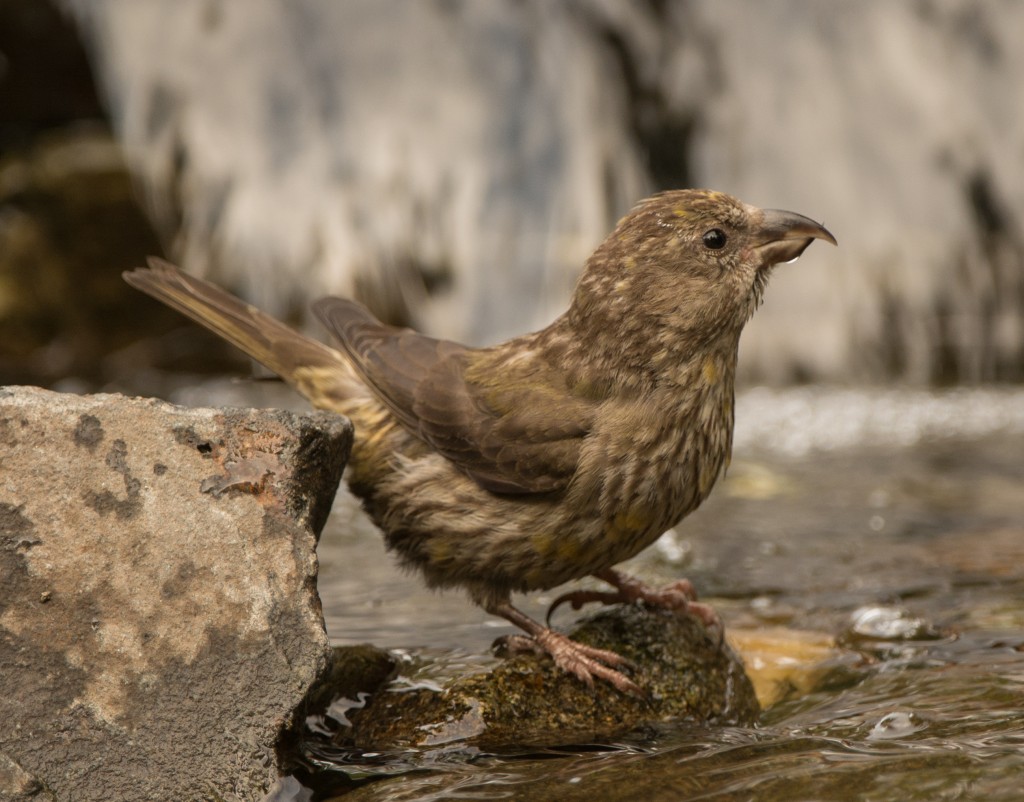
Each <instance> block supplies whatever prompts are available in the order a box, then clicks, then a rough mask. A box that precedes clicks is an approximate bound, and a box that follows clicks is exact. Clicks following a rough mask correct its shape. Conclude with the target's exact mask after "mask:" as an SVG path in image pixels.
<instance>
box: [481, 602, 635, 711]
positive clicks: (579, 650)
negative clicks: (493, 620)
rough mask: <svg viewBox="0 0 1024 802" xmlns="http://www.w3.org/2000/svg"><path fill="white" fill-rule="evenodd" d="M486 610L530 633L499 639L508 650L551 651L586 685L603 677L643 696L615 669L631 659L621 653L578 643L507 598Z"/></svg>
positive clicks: (617, 687)
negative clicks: (517, 606)
mask: <svg viewBox="0 0 1024 802" xmlns="http://www.w3.org/2000/svg"><path fill="white" fill-rule="evenodd" d="M486 608H487V611H488V612H490V613H493V614H494V615H500V616H501V617H502V618H504V619H505V620H506V621H511V622H512V623H513V624H515V625H516V626H517V627H519V628H520V629H522V630H524V631H526V632H527V633H529V635H528V636H527V635H509V636H507V637H506V638H503V639H501V640H503V641H504V648H505V649H506V650H507V651H508V652H509V653H513V654H514V653H516V652H522V651H533V652H540V653H542V654H549V655H551V659H552V660H554V661H555V665H556V666H558V667H559V668H560V669H562V670H563V671H567V672H568V673H570V674H572V675H573V676H575V677H578V678H579V679H580V680H582V681H583V682H584V683H585V684H586V685H587V687H589V688H593V687H594V678H595V677H596V678H597V679H601V680H604V681H605V682H607V683H609V684H610V685H612V686H614V687H615V688H616V689H617V690H618V691H620V692H621V693H629V694H633V695H635V696H644V692H643V691H642V690H641V688H640V686H639V685H637V684H636V683H635V682H633V680H631V679H630V678H629V677H627V676H626V675H625V674H623V673H622V672H621V671H617V670H616V669H618V668H625V667H629V666H630V665H631V664H630V662H629V661H628V660H627V659H626V658H625V657H623V656H622V655H620V654H616V653H615V652H613V651H610V650H608V649H598V648H597V647H595V646H588V645H586V644H585V643H578V642H577V641H574V640H572V639H571V638H569V637H568V636H566V635H563V634H562V633H560V632H555V631H554V630H553V629H551V628H550V627H546V626H544V625H543V624H541V623H540V622H538V621H534V620H533V619H532V618H530V617H529V616H528V615H526V613H524V612H522V611H521V610H517V609H516V608H515V607H513V606H512V604H511V603H510V602H509V601H507V600H503V601H499V602H493V603H490V604H488V605H486Z"/></svg>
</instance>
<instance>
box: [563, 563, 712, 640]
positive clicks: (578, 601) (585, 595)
mask: <svg viewBox="0 0 1024 802" xmlns="http://www.w3.org/2000/svg"><path fill="white" fill-rule="evenodd" d="M594 576H596V577H597V578H598V579H602V580H604V581H605V582H607V583H608V584H609V585H613V586H614V587H615V590H613V591H600V590H576V591H572V592H570V593H563V594H562V595H561V596H559V597H558V598H557V599H555V600H554V601H553V602H552V603H551V606H550V607H549V608H548V614H547V621H548V622H549V623H550V622H551V616H552V614H553V613H554V612H555V610H557V609H558V608H559V607H561V606H562V605H563V604H566V603H568V604H569V605H570V606H571V607H572V609H574V610H579V609H580V608H581V607H582V606H583V605H584V604H589V603H590V602H600V603H601V604H635V603H636V602H638V601H640V602H643V603H644V604H647V605H650V606H651V607H659V608H661V609H663V610H669V611H671V612H673V613H675V614H676V615H692V616H695V617H696V618H698V619H699V620H700V621H701V622H703V624H704V626H705V627H707V628H708V629H709V630H718V631H721V630H722V619H721V618H719V616H718V613H716V612H715V609H714V608H713V607H712V606H711V605H709V604H703V603H701V602H699V601H697V591H696V590H695V589H694V587H693V583H692V582H690V580H688V579H680V580H677V581H676V582H673V583H672V584H670V585H666V586H665V587H663V588H652V587H651V586H650V585H647V584H645V583H643V582H641V581H640V580H639V579H636V578H635V577H632V576H629V575H628V574H623V573H621V572H619V571H616V570H614V569H608V570H607V571H601V572H600V573H597V574H594Z"/></svg>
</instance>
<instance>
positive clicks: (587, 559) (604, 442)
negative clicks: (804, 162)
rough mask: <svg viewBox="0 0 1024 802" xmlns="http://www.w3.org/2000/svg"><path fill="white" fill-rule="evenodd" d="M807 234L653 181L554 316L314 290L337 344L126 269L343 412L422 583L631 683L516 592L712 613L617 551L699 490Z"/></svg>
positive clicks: (780, 215) (653, 535) (676, 514)
mask: <svg viewBox="0 0 1024 802" xmlns="http://www.w3.org/2000/svg"><path fill="white" fill-rule="evenodd" d="M815 238H818V239H823V240H826V241H828V242H831V243H833V244H835V238H834V237H833V236H832V235H831V234H830V233H829V232H828V231H827V230H826V229H825V228H823V227H822V226H821V225H819V224H818V223H816V222H814V221H813V220H810V219H809V218H807V217H803V216H802V215H798V214H794V213H792V212H784V211H777V210H771V209H768V210H762V209H758V208H755V207H753V206H749V205H747V204H745V203H742V202H741V201H739V200H737V199H735V198H732V197H730V196H728V195H724V194H722V193H719V192H711V191H706V190H678V191H671V192H665V193H662V194H660V195H656V196H654V197H652V198H649V199H647V200H645V201H642V202H641V203H639V204H638V205H637V206H636V207H635V208H634V209H633V210H632V211H631V212H630V213H629V214H627V215H626V216H625V217H624V218H623V219H622V220H621V221H620V222H619V224H618V225H617V226H616V228H615V230H614V231H613V232H612V233H611V235H610V236H609V237H608V238H607V239H606V240H605V241H604V242H603V243H602V244H601V245H600V247H598V249H597V250H596V251H595V252H594V254H593V255H592V256H591V257H590V258H589V259H588V260H587V263H586V265H585V267H584V269H583V273H582V276H581V277H580V279H579V282H578V284H577V286H576V289H575V293H574V295H573V297H572V301H571V303H570V305H569V309H568V310H567V311H566V312H565V313H564V314H563V315H562V316H561V317H559V318H558V319H557V320H555V321H554V322H553V323H552V324H551V325H549V326H548V327H547V328H545V329H542V330H541V331H538V332H534V333H532V334H525V335H523V336H521V337H516V338H514V339H512V340H509V341H507V342H504V343H502V344H500V345H495V346H492V347H489V348H468V347H466V346H463V345H459V344H458V343H455V342H450V341H446V340H439V339H434V338H432V337H427V336H425V335H423V334H418V333H416V332H413V331H411V330H408V329H398V328H394V327H391V326H387V325H384V324H382V323H381V322H380V321H378V320H377V319H375V318H374V317H373V316H372V315H371V314H370V313H369V312H368V311H367V310H366V309H365V308H363V307H362V306H360V305H359V304H357V303H355V302H354V301H350V300H344V299H341V298H325V299H322V300H320V301H317V302H316V303H315V304H314V307H313V308H314V310H315V312H316V314H317V316H318V317H319V318H320V320H321V321H323V323H324V325H326V327H327V328H328V329H329V330H330V332H331V333H332V335H334V338H335V340H336V341H337V347H330V346H327V345H324V344H322V343H320V342H318V341H316V340H314V339H311V338H309V337H306V336H304V335H302V334H299V333H298V332H296V331H294V330H292V329H291V328H289V327H288V326H286V325H284V324H283V323H281V322H279V321H277V320H275V319H274V318H272V317H270V316H269V315H267V314H265V313H263V312H261V311H259V310H258V309H256V308H254V307H252V306H249V305H247V304H246V303H244V302H243V301H241V300H239V299H238V298H235V297H234V296H232V295H230V294H228V293H226V292H224V291H223V290H221V289H219V288H218V287H215V286H213V285H212V284H209V283H207V282H205V281H201V280H199V279H197V278H193V277H191V276H188V275H186V274H185V273H183V272H181V271H180V270H178V269H177V268H175V267H173V266H171V265H169V264H167V263H166V262H163V261H160V260H158V259H152V260H150V268H149V269H138V270H135V271H133V272H129V273H126V274H125V279H126V280H127V281H128V282H129V283H130V284H131V285H132V286H134V287H137V288H138V289H140V290H142V291H144V292H146V293H148V294H150V295H152V296H154V297H155V298H158V299H159V300H161V301H163V302H164V303H166V304H168V305H169V306H171V307H173V308H175V309H177V310H178V311H180V312H182V313H184V314H185V315H188V316H189V317H191V318H192V319H193V320H195V321H197V322H198V323H200V324H202V325H203V326H206V327H207V328H209V329H211V330H212V331H214V332H216V333H217V334H219V335H220V336H221V337H223V338H225V339H226V340H228V341H230V342H231V343H233V344H234V345H236V346H237V347H238V348H240V349H242V350H243V351H245V352H246V353H247V354H249V355H250V356H251V357H253V358H254V359H256V360H257V361H259V362H261V363H263V364H264V365H266V366H267V367H268V368H270V369H271V370H272V371H274V372H275V373H277V374H279V375H280V376H281V377H282V378H284V379H285V380H287V381H288V382H290V383H291V384H292V385H293V386H294V387H295V388H296V389H297V390H298V391H299V392H300V393H302V395H304V396H305V397H306V398H308V399H309V400H310V401H311V402H312V404H313V405H314V406H316V407H319V408H321V409H327V410H333V411H336V412H339V413H341V414H343V415H346V416H348V417H349V418H350V419H351V420H352V422H353V424H354V427H355V443H354V446H353V450H352V455H351V458H350V462H349V473H348V483H349V485H350V487H351V489H352V491H353V492H354V493H355V494H356V495H357V496H359V497H360V498H361V499H362V500H363V504H364V506H365V508H366V510H367V512H368V513H369V515H370V517H371V518H372V519H373V520H374V521H375V522H376V523H377V525H378V526H379V527H380V529H381V530H382V531H383V533H384V537H385V538H386V541H387V545H388V547H389V549H390V550H391V551H393V552H394V553H395V554H396V555H397V556H398V559H399V560H400V561H401V562H402V563H403V564H405V565H406V566H410V567H413V568H416V569H418V570H419V571H420V572H421V573H422V574H423V576H424V577H425V579H426V582H427V584H428V585H430V586H432V587H439V588H449V587H461V588H465V589H466V590H467V591H468V592H469V595H470V598H472V599H473V601H475V602H476V603H477V604H479V605H481V606H482V607H483V608H484V609H486V610H487V611H488V612H490V613H492V614H494V615H498V616H501V617H503V618H505V619H507V620H508V621H510V622H512V623H513V624H515V625H516V626H518V627H520V628H521V629H522V630H524V631H525V632H526V633H527V636H528V638H529V642H530V644H531V645H532V646H533V647H534V648H538V649H540V650H543V651H545V652H548V653H549V654H550V655H551V656H552V658H553V659H554V661H555V663H556V664H557V665H558V666H560V667H561V668H562V669H564V670H566V671H569V672H571V673H573V674H575V675H576V676H577V677H579V678H580V679H582V680H583V681H584V682H587V683H588V684H592V683H593V678H594V677H598V678H600V679H603V680H606V681H608V682H610V683H612V684H613V685H614V686H615V687H617V688H618V689H620V690H622V691H637V690H638V689H637V687H636V685H635V684H634V683H633V682H632V680H630V679H629V677H628V676H626V674H625V673H623V668H624V665H625V661H624V660H623V659H622V658H621V657H620V656H619V655H617V654H615V653H614V652H610V651H607V650H602V649H595V648H593V647H590V646H586V645H583V644H579V643H576V642H574V641H572V640H570V639H569V638H567V637H566V636H565V635H563V634H561V633H559V632H556V631H555V630H553V629H551V628H550V627H548V626H546V625H544V624H542V623H540V622H538V621H535V620H534V619H532V618H530V617H529V616H527V615H526V614H524V613H523V612H522V611H520V610H518V609H517V608H515V607H514V606H513V605H512V603H511V601H510V594H511V593H512V592H513V591H532V590H542V589H547V588H552V587H555V586H556V585H559V584H561V583H563V582H566V581H568V580H570V579H575V578H578V577H582V576H586V575H593V576H596V577H598V578H600V579H602V580H604V581H606V582H608V583H609V584H611V585H612V586H613V587H614V588H615V591H613V592H608V593H603V594H600V593H576V594H569V595H567V596H565V597H564V600H568V601H572V602H573V603H574V605H578V604H580V603H582V602H584V601H588V600H591V599H600V600H603V601H618V600H621V601H636V600H645V601H647V602H650V603H655V604H662V605H665V606H669V607H672V608H674V609H675V610H677V611H684V610H686V609H691V610H693V611H696V612H705V611H701V610H699V609H698V606H697V605H696V604H695V602H694V601H693V595H692V593H691V592H690V589H689V586H688V583H685V582H683V583H678V584H677V585H675V586H670V587H669V588H667V589H664V590H654V589H651V588H648V587H646V586H644V585H643V584H641V583H639V582H637V581H636V580H634V579H632V578H630V577H628V576H626V575H625V574H622V573H621V572H619V571H616V570H615V569H614V566H615V565H616V564H617V563H619V562H621V561H622V560H625V559H627V558H629V557H631V556H633V555H634V554H636V553H637V552H639V551H640V550H642V549H643V548H645V547H646V546H648V545H650V544H651V543H652V542H654V540H656V539H657V538H658V537H659V536H660V535H661V534H662V533H663V532H665V531H666V530H667V529H669V528H670V527H672V526H674V525H675V524H677V523H678V522H679V521H680V520H681V519H682V518H683V517H684V516H686V515H687V514H688V513H690V512H692V511H693V510H694V509H696V508H697V506H698V505H699V504H700V503H701V502H702V501H703V500H704V499H705V498H706V497H707V495H708V493H710V491H711V488H712V486H713V485H714V483H715V481H716V480H717V478H718V476H719V475H720V474H721V473H722V471H723V469H724V467H725V466H726V464H727V463H728V460H729V455H730V450H731V446H732V433H733V395H734V375H735V370H736V356H737V348H738V345H739V339H740V332H741V330H742V329H743V326H744V324H745V323H746V322H747V320H749V319H750V316H751V315H752V314H753V312H754V310H755V309H756V308H757V306H758V305H759V303H760V302H761V298H762V295H763V293H764V290H765V285H766V284H767V281H768V277H769V274H770V272H771V270H772V267H773V265H775V264H778V263H780V262H788V261H791V260H793V259H795V258H796V257H798V256H799V255H800V254H801V253H803V251H804V249H805V248H807V246H808V245H810V243H811V241H812V240H814V239H815ZM705 617H707V616H706V615H705ZM520 640H523V641H525V640H527V638H525V637H523V638H520Z"/></svg>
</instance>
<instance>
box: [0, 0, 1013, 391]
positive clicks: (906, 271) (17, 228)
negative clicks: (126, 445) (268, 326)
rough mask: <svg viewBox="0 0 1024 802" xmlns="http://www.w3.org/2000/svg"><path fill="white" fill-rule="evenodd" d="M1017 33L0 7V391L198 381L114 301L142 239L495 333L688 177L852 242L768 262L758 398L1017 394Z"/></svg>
mask: <svg viewBox="0 0 1024 802" xmlns="http://www.w3.org/2000/svg"><path fill="white" fill-rule="evenodd" d="M1022 30H1024V4H1022V3H1018V2H1014V1H1013V0H985V2H976V1H974V0H918V1H917V2H904V3H892V2H886V0H834V1H833V2H830V3H818V2H813V0H778V1H777V2H773V3H770V4H754V3H747V2H741V0H691V1H690V2H671V1H668V2H666V1H665V0H660V1H659V0H647V1H646V2H640V1H639V0H637V1H636V2H626V0H564V1H563V2H548V1H547V0H521V1H520V2H513V0H485V1H484V2H472V3H471V2H459V1H458V0H431V1H429V2H427V1H424V2H408V1H407V0H346V2H341V3H339V2H329V0H290V2H288V3H281V2H277V1H276V0H246V2H241V0H163V1H158V0H153V2H146V3H139V2H132V0H62V3H61V4H60V5H59V6H55V5H52V4H51V2H49V0H0V383H3V382H10V381H31V382H34V383H41V384H46V385H50V386H52V385H53V384H55V383H58V384H59V383H60V382H63V383H64V384H65V385H67V384H68V383H69V381H70V380H69V377H72V378H73V379H75V381H70V386H71V387H72V388H76V387H83V388H93V387H101V386H107V385H109V384H110V383H111V382H113V383H114V384H117V382H118V381H119V380H120V378H119V377H124V376H126V375H129V374H138V372H139V370H140V366H143V365H147V364H150V363H152V362H153V361H161V360H162V362H161V364H163V365H167V364H171V363H174V362H175V361H177V363H178V364H179V365H186V364H187V365H190V366H191V367H190V368H189V369H192V370H194V369H197V368H196V359H197V358H198V355H199V354H206V353H207V352H208V351H209V347H208V346H209V341H208V340H203V339H196V338H198V337H200V335H198V334H197V333H194V332H190V333H188V334H182V333H181V332H183V331H189V330H188V329H186V328H184V327H183V326H182V325H181V324H180V323H179V322H178V321H177V320H175V319H174V318H168V317H166V316H164V314H163V312H162V311H159V310H157V308H156V306H155V305H153V304H151V303H150V302H149V301H148V300H146V299H143V298H136V297H134V296H133V295H132V294H131V293H130V291H128V290H127V289H126V288H124V287H122V286H121V285H120V279H119V272H120V270H121V269H123V268H124V267H127V266H130V265H132V264H137V263H139V262H140V260H141V259H142V258H143V256H144V255H145V254H146V253H151V252H163V253H165V254H166V255H167V256H169V257H170V258H173V259H176V260H179V261H181V262H182V263H183V264H184V265H185V266H186V267H187V268H188V269H190V270H193V271H195V272H198V273H201V274H206V275H209V276H212V277H213V278H215V279H216V280H218V281H220V282H222V283H224V284H227V285H229V286H231V287H232V288H234V289H235V290H236V291H238V292H241V293H242V294H244V295H245V296H246V297H248V298H249V299H251V300H252V301H253V302H254V303H257V304H259V305H261V306H264V307H267V308H270V309H272V310H273V311H275V312H276V313H278V314H281V315H283V316H285V317H288V318H289V319H291V320H293V321H295V322H297V323H303V322H304V320H305V312H304V310H305V305H306V302H307V301H308V300H309V299H310V298H312V297H315V296H318V295H322V294H324V293H328V292H333V293H339V294H354V295H356V296H357V297H360V298H361V299H362V300H364V301H366V302H367V303H368V304H369V305H370V306H371V307H373V308H374V309H375V311H377V312H378V314H381V315H382V316H385V317H386V318H388V319H390V320H392V321H395V322H398V323H405V324H410V325H414V326H416V327H418V328H421V329H423V330H426V331H429V332H431V333H434V334H438V335H442V336H450V337H455V338H457V339H462V340H466V341H469V342H473V343H486V342H492V341H495V340H498V339H500V338H503V337H505V336H508V335H510V334H513V333H517V332H521V331H525V330H528V329H530V328H534V327H537V326H540V325H543V324H545V323H546V322H548V321H549V320H550V319H552V318H553V317H554V316H555V315H556V314H557V313H558V312H559V311H560V310H561V309H562V308H563V306H564V304H565V302H566V300H567V297H568V294H569V292H570V291H571V288H572V285H573V282H574V280H575V277H576V275H577V273H578V271H579V269H580V266H581V265H582V262H583V260H584V259H585V258H586V256H587V255H588V254H589V253H590V251H591V250H592V249H593V247H594V246H595V245H596V244H597V243H598V242H600V240H601V239H602V238H603V237H604V236H605V234H606V233H607V232H608V231H609V230H610V228H611V226H612V225H613V224H614V222H615V220H616V219H617V218H618V217H619V216H620V215H621V214H622V213H624V212H625V211H626V210H628V208H629V207H630V206H631V205H632V203H633V202H634V201H636V200H637V199H639V198H640V197H642V196H644V195H646V194H649V193H650V192H653V191H656V190H659V189H664V188H669V187H681V186H710V187H714V188H716V189H721V190H725V191H728V192H732V193H735V194H737V195H739V196H740V197H742V198H743V199H744V200H747V201H749V202H751V203H755V204H758V205H762V206H773V207H782V208H789V209H793V210H795V211H799V212H802V213H805V214H808V215H810V216H812V217H815V218H817V219H821V220H823V221H824V222H825V223H826V225H828V226H829V227H830V228H831V229H832V231H833V232H834V233H835V234H836V236H837V237H838V239H839V242H840V248H838V249H829V248H820V249H819V248H814V249H812V250H811V251H810V252H809V253H808V255H807V256H806V257H805V258H804V259H803V260H801V262H799V263H798V264H796V265H791V266H786V267H783V268H780V269H779V270H777V271H776V274H775V277H774V278H773V283H772V286H771V288H770V289H769V292H768V296H767V302H766V304H765V307H764V309H763V310H762V311H761V312H760V313H759V314H758V316H756V317H755V319H754V321H753V323H752V324H751V326H750V327H749V329H748V330H747V332H746V334H745V336H744V340H743V345H742V348H743V354H742V357H741V365H742V369H743V378H744V381H745V382H748V383H749V382H753V381H758V382H768V383H775V384H780V383H789V382H804V381H828V382H842V383H850V382H868V383H879V382H884V383H890V382H892V381H898V382H901V383H909V384H915V385H921V386H927V385H948V384H956V383H978V382H988V381H1019V380H1020V379H1021V378H1022V375H1024V114H1022V107H1024V106H1022V103H1024V94H1022V93H1024V90H1022V89H1021V86H1022V82H1024V49H1022V48H1021V47H1020V46H1019V32H1020V31H1022ZM97 98H100V99H102V103H101V102H100V101H99V100H98V99H97ZM111 130H112V131H113V134H114V136H113V137H111V134H110V132H111ZM125 167H126V168H127V172H126V171H125V169H124V168H125ZM133 188H134V189H135V190H136V191H137V195H138V197H139V198H141V206H140V205H138V204H136V203H135V200H134V198H135V195H134V194H133ZM311 328H315V327H314V326H312V325H311ZM160 332H171V333H169V334H166V335H164V336H163V337H162V338H156V335H157V334H158V333H160ZM147 336H148V337H149V339H148V340H146V339H144V338H145V337H147ZM154 338H156V339H154ZM76 381H77V383H76Z"/></svg>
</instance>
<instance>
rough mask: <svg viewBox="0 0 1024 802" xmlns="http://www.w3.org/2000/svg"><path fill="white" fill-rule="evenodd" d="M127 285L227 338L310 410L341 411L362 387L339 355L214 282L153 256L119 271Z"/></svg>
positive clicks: (362, 394) (361, 392) (364, 390)
mask: <svg viewBox="0 0 1024 802" xmlns="http://www.w3.org/2000/svg"><path fill="white" fill-rule="evenodd" d="M124 279H125V281H127V282H128V283H129V284H131V285H132V286H133V287H135V288H136V289H138V290H142V292H144V293H146V294H148V295H151V296H153V297H154V298H156V299H157V300H159V301H161V302H163V303H165V304H167V305H168V306H169V307H171V308H172V309H175V310H177V311H178V312H181V313H182V314H183V315H186V316H187V317H190V318H192V320H194V321H195V322H196V323H199V324H200V325H202V326H204V327H206V328H208V329H209V330H210V331H212V332H214V333H215V334H217V335H219V336H220V337H222V338H224V339H225V340H227V341H228V342H229V343H231V344H232V345H234V346H235V347H237V348H240V349H241V350H242V351H244V352H245V353H246V354H248V355H249V356H251V357H252V358H253V359H255V360H256V361H257V362H260V363H261V364H263V365H265V366H266V367H268V368H269V369H270V370H272V371H273V372H274V373H276V374H277V375H278V376H280V377H281V378H282V379H284V380H285V381H287V382H288V383H290V384H292V385H293V386H294V387H295V388H296V389H297V390H298V391H299V392H300V393H302V394H303V395H304V396H306V398H308V399H309V400H310V401H311V402H312V403H313V405H314V406H317V407H321V408H325V409H336V410H338V411H343V409H344V407H345V406H347V404H346V402H351V401H356V400H357V399H360V398H365V397H366V395H367V388H366V386H365V385H364V384H363V383H362V382H361V381H360V380H359V379H358V378H357V377H356V375H355V373H354V372H353V371H352V368H351V367H350V365H349V363H348V360H347V359H346V358H345V356H344V355H343V354H342V353H341V352H340V351H337V350H335V349H333V348H330V347H328V346H326V345H324V344H323V343H321V342H318V341H317V340H314V339H312V338H311V337H307V336H305V335H304V334H300V333H299V332H297V331H295V330H294V329H293V328H291V327H290V326H287V325H285V324H284V323H282V322H281V321H279V320H277V319H275V318H273V317H271V316H270V315H268V314H267V313H266V312H262V311H260V310H259V309H257V308H256V307H254V306H251V305H249V304H247V303H245V302H244V301H242V300H241V299H240V298H236V297H235V296H234V295H232V294H231V293H229V292H226V291H224V290H222V289H221V288H220V287H217V286H216V285H214V284H210V283H209V282H207V281H203V280H202V279H199V278H196V277H195V276H190V275H188V274H187V273H184V272H182V271H181V270H179V269H178V268H177V267H175V266H174V265H172V264H170V263H168V262H165V261H164V260H163V259H157V258H155V257H150V258H149V267H148V268H138V269H136V270H131V271H128V272H126V273H124Z"/></svg>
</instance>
